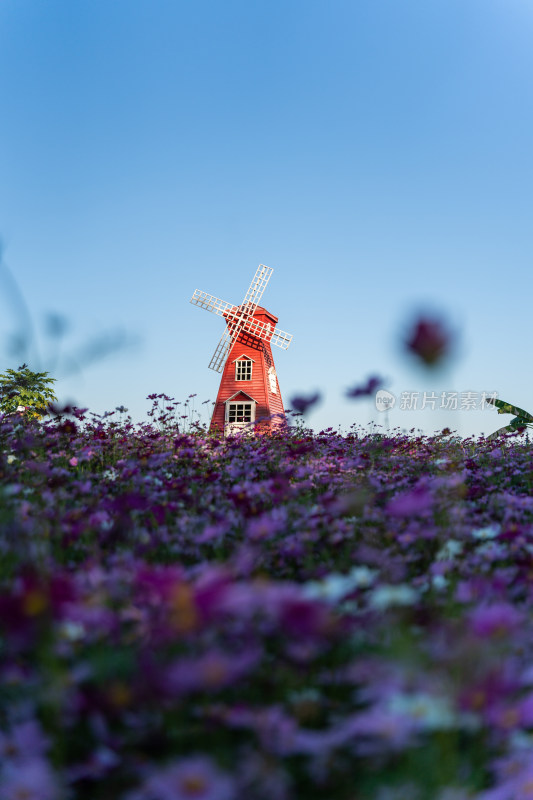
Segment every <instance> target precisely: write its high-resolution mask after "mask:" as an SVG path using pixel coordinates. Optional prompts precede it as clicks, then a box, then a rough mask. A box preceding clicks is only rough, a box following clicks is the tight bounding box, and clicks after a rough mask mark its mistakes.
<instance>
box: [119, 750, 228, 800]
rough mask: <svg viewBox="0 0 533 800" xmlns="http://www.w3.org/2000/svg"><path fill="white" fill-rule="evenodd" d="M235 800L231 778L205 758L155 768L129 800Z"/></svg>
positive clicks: (191, 757)
mask: <svg viewBox="0 0 533 800" xmlns="http://www.w3.org/2000/svg"><path fill="white" fill-rule="evenodd" d="M154 798H157V800H236V789H235V784H234V782H233V781H232V779H231V778H230V777H229V776H228V775H227V774H226V773H225V772H222V770H220V769H219V768H218V767H217V766H216V764H215V763H214V762H213V761H212V760H211V759H210V758H209V757H208V756H205V755H194V756H190V757H189V758H184V759H180V760H177V761H174V762H171V763H170V764H167V765H166V766H163V767H159V768H158V767H155V768H154V769H153V771H152V773H151V774H150V775H149V777H148V778H146V780H145V781H144V783H143V785H142V786H141V788H140V789H139V790H138V791H135V792H132V793H130V794H129V795H128V800H154Z"/></svg>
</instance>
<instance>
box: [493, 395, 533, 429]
mask: <svg viewBox="0 0 533 800" xmlns="http://www.w3.org/2000/svg"><path fill="white" fill-rule="evenodd" d="M487 403H491V404H492V405H493V406H496V407H497V409H498V414H516V415H517V418H520V419H521V420H523V423H522V424H526V423H528V422H533V415H532V414H529V413H528V412H527V411H524V409H523V408H519V407H518V406H513V405H511V403H506V402H505V400H498V399H497V398H494V397H488V398H487ZM513 422H514V420H513ZM511 424H512V423H511Z"/></svg>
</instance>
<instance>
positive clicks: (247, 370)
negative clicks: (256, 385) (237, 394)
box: [235, 359, 252, 381]
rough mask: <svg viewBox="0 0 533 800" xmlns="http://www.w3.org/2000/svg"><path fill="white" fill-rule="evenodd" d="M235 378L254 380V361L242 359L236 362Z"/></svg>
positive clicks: (237, 379) (238, 379)
mask: <svg viewBox="0 0 533 800" xmlns="http://www.w3.org/2000/svg"><path fill="white" fill-rule="evenodd" d="M235 380H236V381H251V380H252V361H248V360H245V359H240V360H239V361H236V362H235Z"/></svg>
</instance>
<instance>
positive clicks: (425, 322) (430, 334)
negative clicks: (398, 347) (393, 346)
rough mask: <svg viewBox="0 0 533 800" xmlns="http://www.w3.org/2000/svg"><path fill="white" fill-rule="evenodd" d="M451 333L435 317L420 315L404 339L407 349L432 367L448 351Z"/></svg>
mask: <svg viewBox="0 0 533 800" xmlns="http://www.w3.org/2000/svg"><path fill="white" fill-rule="evenodd" d="M452 339H453V336H452V333H451V331H450V330H449V329H448V328H447V327H446V325H445V324H444V323H443V322H442V320H440V319H438V318H437V317H425V316H422V317H420V318H419V319H418V320H417V321H416V322H415V324H414V325H413V326H412V329H411V332H410V334H409V335H408V337H407V338H406V340H405V346H406V348H407V350H409V351H410V352H411V353H414V355H415V356H417V358H419V359H420V361H422V363H423V364H425V365H426V366H427V367H434V366H436V365H437V364H439V363H440V362H441V361H442V359H443V358H444V357H445V356H447V355H448V354H449V352H450V348H451V345H452Z"/></svg>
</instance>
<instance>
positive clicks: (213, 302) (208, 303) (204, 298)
mask: <svg viewBox="0 0 533 800" xmlns="http://www.w3.org/2000/svg"><path fill="white" fill-rule="evenodd" d="M190 302H191V303H192V304H193V305H194V306H200V308H205V310H206V311H211V312H212V313H213V314H218V315H219V316H220V317H223V316H224V314H225V313H226V312H227V311H232V310H233V311H237V306H236V305H234V303H226V301H225V300H221V299H220V298H219V297H215V296H214V295H213V294H207V292H201V291H200V289H197V290H196V291H195V293H194V294H193V296H192V297H191V300H190Z"/></svg>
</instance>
